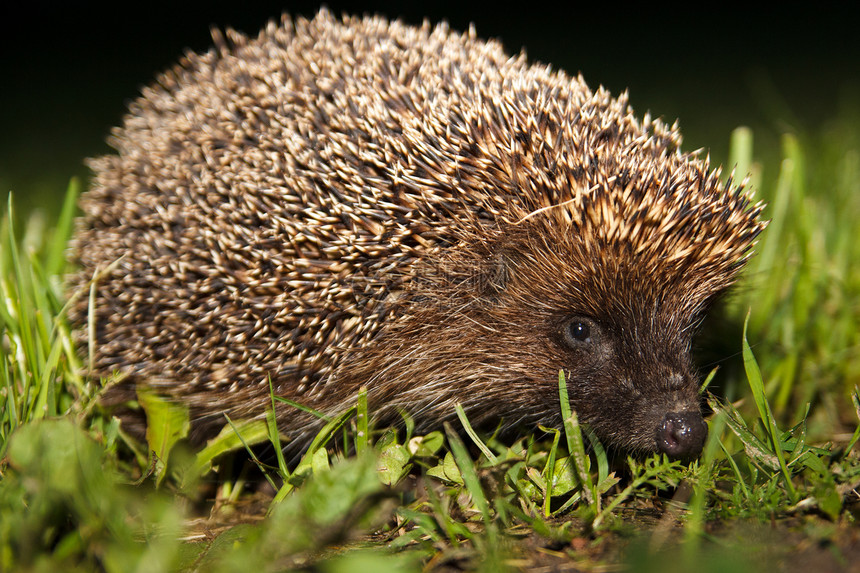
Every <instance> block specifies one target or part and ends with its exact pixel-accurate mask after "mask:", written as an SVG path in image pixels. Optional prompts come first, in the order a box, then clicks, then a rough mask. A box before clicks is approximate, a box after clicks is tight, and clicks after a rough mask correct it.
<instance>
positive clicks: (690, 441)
mask: <svg viewBox="0 0 860 573" xmlns="http://www.w3.org/2000/svg"><path fill="white" fill-rule="evenodd" d="M707 435H708V425H707V424H705V421H704V420H703V419H702V414H701V413H700V412H670V413H668V414H666V417H665V418H663V422H662V423H661V424H660V425H659V426H657V449H658V450H659V451H660V452H663V453H664V454H667V455H668V456H669V457H671V458H693V457H695V456H698V455H699V454H700V453H701V452H702V447H703V446H704V445H705V438H706V437H707Z"/></svg>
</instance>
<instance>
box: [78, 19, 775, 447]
mask: <svg viewBox="0 0 860 573" xmlns="http://www.w3.org/2000/svg"><path fill="white" fill-rule="evenodd" d="M215 40H216V49H214V50H212V51H210V52H208V53H206V54H202V55H196V54H195V55H188V56H186V57H185V58H184V59H183V60H182V61H181V62H180V64H179V65H178V66H176V67H175V68H173V69H172V70H170V71H168V72H167V73H165V74H164V75H162V76H161V77H159V78H158V81H157V82H156V83H155V84H154V85H152V86H151V87H149V88H147V89H145V90H144V92H143V96H142V97H141V98H139V99H138V100H137V101H135V102H134V103H133V104H132V105H131V109H130V113H129V115H128V116H127V117H126V118H125V121H124V123H123V126H122V127H121V128H118V129H117V130H116V131H114V134H113V137H112V138H111V144H112V145H113V146H114V147H115V148H116V150H117V152H118V153H117V155H111V156H106V157H101V158H99V159H97V160H94V161H93V162H92V168H93V170H94V171H95V173H96V177H95V181H94V184H93V186H92V188H91V189H90V191H89V192H88V193H87V194H86V195H85V197H84V198H83V200H82V202H81V204H82V207H83V211H84V215H83V217H82V219H81V221H80V225H79V228H78V231H77V234H76V238H75V242H74V260H75V262H76V263H78V265H79V266H80V269H81V271H80V272H79V273H78V274H77V275H75V277H74V279H73V281H72V284H73V286H76V287H77V286H82V285H85V284H86V283H87V282H88V281H89V280H90V279H91V277H92V276H93V274H94V272H95V271H96V270H97V269H104V268H106V267H107V266H108V265H110V264H111V263H112V262H113V261H115V260H117V259H119V258H120V257H123V258H122V261H121V262H120V263H119V265H118V266H117V267H116V268H115V270H113V271H112V272H111V273H109V274H108V275H107V276H105V277H103V278H102V279H101V280H100V281H99V283H98V294H97V298H96V308H95V316H96V332H97V335H96V343H97V345H96V347H95V349H94V350H95V357H96V363H95V366H96V373H97V374H100V375H108V374H110V373H111V372H113V371H117V370H118V371H121V372H123V373H126V374H128V375H129V376H130V378H129V379H128V382H127V385H126V389H130V388H132V387H133V386H132V385H133V384H134V383H147V384H151V385H154V386H156V387H157V388H159V389H160V390H161V391H163V392H164V393H166V394H168V395H170V396H175V397H176V398H178V399H181V400H182V401H184V402H186V403H188V404H189V405H190V406H191V407H192V409H193V412H194V416H195V432H196V435H198V436H200V437H202V436H206V435H209V434H210V433H211V432H212V430H213V429H214V428H216V427H220V426H221V425H222V423H223V417H222V414H223V413H228V414H229V415H230V416H231V417H232V418H234V419H236V418H245V417H256V416H261V415H263V413H264V409H265V407H266V405H267V404H269V385H268V380H269V378H270V377H271V380H272V382H273V385H274V388H275V391H276V393H278V394H280V395H284V396H287V397H288V398H291V399H293V400H296V401H299V402H303V403H305V404H307V405H309V406H311V407H314V408H317V409H321V410H323V411H326V412H330V413H331V412H336V411H338V410H340V409H342V408H344V407H345V406H346V405H348V404H349V403H351V401H352V400H354V396H355V393H356V391H357V389H358V388H359V387H360V386H362V385H366V386H367V387H368V388H369V390H370V398H371V405H372V407H373V408H374V410H375V412H376V413H377V415H378V416H379V417H380V418H384V419H388V420H391V419H395V418H396V417H397V410H398V409H399V408H401V407H402V408H405V409H407V410H408V411H410V412H412V413H413V414H414V415H415V416H416V418H417V420H418V422H419V425H420V426H421V427H424V428H429V427H435V426H438V425H440V424H441V421H443V420H446V419H450V418H451V417H452V415H453V412H454V410H453V407H454V404H455V403H456V402H461V403H462V404H463V405H464V406H465V407H466V411H467V413H468V414H469V415H470V417H471V418H472V419H473V421H475V422H487V423H494V422H496V421H498V420H499V419H503V420H504V422H505V424H507V425H509V426H510V425H515V424H526V425H534V424H537V423H543V424H550V425H551V424H557V423H558V421H559V414H558V397H557V373H558V370H559V369H560V368H564V369H565V371H566V372H567V373H568V379H569V385H570V392H571V401H572V404H573V406H574V407H575V408H576V410H577V411H578V412H579V414H580V416H581V418H582V419H584V420H585V421H586V422H588V423H590V424H591V425H592V426H593V427H594V429H595V430H596V431H597V433H598V435H599V436H601V437H602V438H603V439H605V440H607V441H609V442H611V443H612V444H615V445H619V446H623V447H627V448H631V449H639V450H649V451H650V450H653V449H655V445H654V428H655V424H657V423H659V420H660V419H661V418H662V416H663V415H664V414H665V413H666V412H672V411H676V412H677V411H688V410H692V409H695V410H696V411H697V410H698V395H697V387H698V381H697V377H696V375H695V372H694V369H693V366H692V364H691V361H690V357H689V353H690V343H691V337H692V331H693V329H694V327H695V325H696V324H697V322H698V321H699V320H700V319H701V316H702V313H703V312H704V310H705V309H706V307H707V305H708V303H709V301H710V300H711V299H712V298H713V297H714V296H715V295H717V294H718V293H720V292H721V291H722V290H724V289H725V288H726V287H727V286H728V285H729V284H730V283H731V282H732V281H733V279H734V278H735V276H736V275H737V273H738V271H739V270H740V269H741V267H742V266H743V263H744V261H745V260H746V259H747V258H748V256H749V254H750V247H751V245H752V244H753V242H754V240H755V237H756V236H757V235H758V233H759V232H760V231H761V229H762V228H763V224H762V223H760V222H759V221H758V215H759V213H760V210H761V206H760V205H756V206H750V205H749V200H748V197H747V196H746V195H745V194H744V193H743V192H742V190H741V189H740V188H738V187H735V186H734V185H732V184H731V183H728V184H724V183H721V182H720V180H719V177H718V174H717V173H714V172H711V171H710V169H709V166H708V163H707V161H703V160H701V159H699V158H697V157H696V156H692V155H687V154H684V153H682V152H681V151H680V149H679V145H680V135H679V133H678V131H677V129H676V127H674V126H673V127H667V126H666V125H664V124H663V123H662V122H660V121H659V120H651V119H650V118H648V117H647V116H646V118H645V119H644V121H640V120H638V119H637V118H635V117H634V116H633V115H632V112H631V110H630V109H629V107H628V106H627V102H626V96H622V97H621V98H618V99H613V98H612V97H611V96H610V95H609V94H608V93H607V92H605V91H604V90H602V89H600V90H597V91H596V92H592V91H591V90H589V89H588V87H587V86H586V85H585V83H584V82H583V80H582V79H581V78H573V77H570V76H567V75H565V74H564V73H562V72H553V71H550V69H549V68H548V67H545V66H538V65H529V64H528V63H527V62H526V61H525V58H524V57H523V56H519V57H515V58H509V57H508V56H507V55H506V54H505V53H504V51H503V50H502V49H501V47H500V45H499V44H497V43H495V42H484V41H482V40H479V39H477V38H476V36H475V33H474V31H470V32H469V33H467V34H462V35H461V34H458V33H455V32H451V31H450V30H448V28H447V27H446V26H445V25H444V24H441V25H439V26H436V27H431V26H429V25H427V24H425V25H424V26H422V27H420V28H414V27H410V26H407V25H404V24H401V23H399V22H388V21H386V20H383V19H381V18H366V19H357V18H347V19H345V20H343V21H339V20H336V19H335V18H334V17H333V16H332V15H331V14H329V13H327V12H325V11H323V12H321V13H320V14H319V15H318V16H317V17H316V18H314V19H313V20H312V21H306V20H301V19H300V20H297V21H295V22H292V21H290V20H289V19H288V18H286V17H284V19H283V22H282V23H281V24H280V25H275V24H271V25H270V26H269V27H268V28H267V29H266V30H264V31H263V32H261V34H260V36H259V37H258V38H256V39H248V38H246V37H244V36H241V35H240V34H237V33H235V32H232V31H228V33H227V39H225V38H223V37H222V36H221V35H220V34H218V33H216V34H215ZM85 316H86V308H85V303H82V304H81V305H79V306H78V308H77V309H76V310H75V313H74V319H75V320H76V321H77V322H78V323H79V324H82V323H83V322H84V321H85ZM577 317H578V318H577ZM571 320H574V321H576V320H579V321H580V322H581V323H583V324H587V325H588V326H589V327H590V329H591V333H592V336H591V338H590V339H589V340H588V341H587V342H584V343H582V344H580V342H578V341H576V340H571V339H570V338H569V337H568V338H566V337H565V332H566V330H565V329H566V328H568V325H569V324H571ZM583 321H584V322H583ZM278 415H279V421H280V422H281V425H282V428H283V429H284V430H285V431H287V432H288V433H291V434H293V435H294V436H296V437H298V438H299V439H300V440H301V439H306V437H307V435H308V434H309V432H313V431H314V429H315V426H314V424H312V420H310V419H309V418H308V417H307V416H305V415H303V414H299V413H297V412H295V411H294V410H292V409H290V408H287V407H284V408H283V409H281V410H279V412H278Z"/></svg>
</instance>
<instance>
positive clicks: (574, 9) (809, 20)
mask: <svg viewBox="0 0 860 573" xmlns="http://www.w3.org/2000/svg"><path fill="white" fill-rule="evenodd" d="M5 4H6V5H7V6H6V7H4V8H0V86H2V87H1V88H0V193H2V194H4V195H5V193H6V192H7V191H8V190H15V192H16V198H17V199H16V200H17V202H18V204H19V205H20V206H21V207H22V208H23V209H27V208H29V207H31V206H33V205H42V206H45V207H46V208H47V209H48V210H49V211H54V210H55V206H54V205H55V203H56V202H57V201H58V197H60V196H61V194H62V192H63V190H64V189H65V185H66V183H67V182H68V179H69V177H71V176H73V175H81V176H83V177H86V175H87V170H86V168H85V167H84V166H83V159H84V158H85V157H88V156H92V155H97V154H100V153H105V152H108V151H109V148H108V147H107V145H106V144H105V143H104V139H105V136H106V135H107V134H108V132H109V130H110V127H111V126H113V125H116V124H118V123H119V122H120V121H121V118H122V115H123V113H124V112H125V108H126V105H127V103H128V102H129V101H130V100H131V99H133V98H135V97H136V96H137V95H138V93H139V91H140V88H141V87H142V86H143V85H145V84H147V83H150V82H151V81H152V79H153V77H154V76H155V74H156V73H158V72H159V71H161V70H163V69H165V68H166V67H168V66H170V65H172V64H173V63H174V62H175V61H176V60H177V58H178V57H179V56H180V55H181V53H182V52H183V51H184V50H186V49H191V50H194V51H201V50H206V49H208V48H209V46H210V44H211V41H210V35H209V28H210V26H218V27H222V28H223V27H228V26H230V27H234V28H237V29H239V30H241V31H244V32H246V33H249V34H256V33H257V31H258V30H259V29H260V28H261V27H262V26H263V25H264V24H265V23H266V21H267V20H268V19H270V18H276V17H278V15H279V14H280V13H281V12H283V11H288V12H291V13H292V14H294V15H295V14H300V15H305V16H312V15H313V13H314V12H315V11H316V10H317V7H318V6H319V5H320V3H318V2H237V1H235V0H233V1H231V2H207V3H200V2H184V3H179V2H173V3H166V2H159V1H155V2H144V3H127V4H119V3H117V4H113V5H107V4H105V5H100V4H89V5H86V6H77V5H71V4H68V3H64V4H59V3H57V4H55V3H52V2H40V1H35V2H30V3H29V5H27V6H26V7H24V6H16V7H14V8H13V7H11V6H8V5H9V4H18V3H8V2H7V3H5ZM21 4H23V3H21ZM177 4H179V6H178V7H177ZM642 4H643V5H642V6H639V7H634V8H621V7H620V4H617V3H609V2H606V3H599V2H594V1H591V2H587V3H581V4H577V3H574V4H572V6H571V7H570V8H566V9H563V10H553V9H550V8H547V7H546V6H545V5H543V4H540V3H529V2H525V3H523V4H522V6H521V8H520V9H518V10H516V11H508V10H504V9H501V8H500V5H499V4H489V5H480V6H479V5H473V4H466V3H458V2H436V3H433V4H428V5H426V6H423V5H420V4H417V3H416V4H403V5H401V4H397V3H393V2H388V3H386V2H328V3H327V5H328V6H329V8H330V9H332V10H333V11H334V12H335V13H341V12H344V11H346V12H350V13H380V14H383V15H386V16H388V17H390V18H397V17H399V18H401V19H403V20H406V21H407V22H412V23H416V24H417V23H420V22H421V20H422V19H423V18H424V17H427V18H428V19H429V20H431V21H432V22H436V21H439V20H441V19H446V20H448V22H449V23H450V24H451V25H452V27H454V28H456V29H464V28H466V27H467V26H468V25H469V23H470V22H474V24H475V26H476V28H477V31H478V34H479V36H482V37H494V38H499V39H501V40H502V42H503V44H504V45H505V48H506V49H507V50H508V51H509V52H511V53H513V52H517V51H519V50H520V49H522V48H526V51H527V54H528V56H529V58H530V59H531V60H533V61H535V60H536V61H541V62H545V63H552V65H553V66H554V67H558V68H563V69H565V70H567V71H568V72H571V73H576V72H582V73H583V75H584V77H585V79H586V81H587V82H588V83H589V85H591V86H592V87H597V85H599V84H603V85H604V86H606V87H607V88H609V89H610V90H611V91H612V92H613V93H616V94H617V93H618V92H620V91H622V90H623V89H625V88H629V90H630V94H631V103H632V104H633V107H634V108H635V109H636V111H637V113H638V114H639V115H642V114H643V113H644V112H645V111H646V110H650V111H651V112H652V113H653V114H655V115H659V116H663V117H664V118H665V119H667V120H670V121H671V120H674V119H675V118H680V119H681V126H682V129H683V132H684V134H685V148H686V149H688V150H692V149H697V148H700V147H705V148H708V149H709V150H710V151H711V154H712V156H713V157H714V158H715V159H716V160H718V161H725V159H726V155H727V147H728V138H729V134H730V133H731V130H732V129H733V128H734V127H736V126H738V125H742V124H743V125H750V126H753V127H754V129H755V130H756V131H755V135H756V141H757V143H761V144H762V145H761V146H760V147H761V148H765V147H775V146H774V145H772V144H774V143H775V142H776V141H777V138H778V136H779V133H780V132H782V131H785V130H791V131H795V132H797V133H799V134H800V135H801V136H802V135H803V134H804V133H810V132H815V131H816V130H817V129H818V127H819V126H820V125H821V124H822V123H824V122H826V121H828V120H829V119H831V118H833V117H835V116H836V114H837V113H838V109H839V108H840V107H846V106H853V107H854V108H855V109H856V108H857V101H858V98H860V95H858V94H860V39H858V38H860V33H858V25H860V15H858V14H857V12H856V10H855V9H852V8H848V7H847V6H843V5H838V4H837V5H834V6H829V5H827V4H821V3H818V4H807V5H806V7H798V8H791V7H785V6H781V7H779V8H778V9H774V10H773V11H770V12H756V11H752V10H750V9H748V8H742V7H721V8H719V9H717V8H713V9H706V8H705V7H699V8H695V9H686V10H684V11H679V10H678V9H677V8H675V7H672V6H665V7H663V6H662V5H661V6H655V3H650V2H649V3H642ZM845 4H846V5H847V4H848V3H845ZM708 6H710V5H708ZM723 6H724V5H723ZM809 6H812V8H810V7H809Z"/></svg>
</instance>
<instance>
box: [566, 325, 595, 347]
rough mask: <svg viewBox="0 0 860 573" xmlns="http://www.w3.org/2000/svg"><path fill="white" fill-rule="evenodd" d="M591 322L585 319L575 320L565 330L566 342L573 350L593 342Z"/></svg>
mask: <svg viewBox="0 0 860 573" xmlns="http://www.w3.org/2000/svg"><path fill="white" fill-rule="evenodd" d="M591 333H592V325H591V321H590V320H587V319H583V318H574V319H573V320H571V321H570V322H568V323H567V324H565V326H564V329H563V335H564V342H565V344H567V345H568V346H570V347H571V348H576V347H578V346H580V345H582V344H583V343H589V342H591Z"/></svg>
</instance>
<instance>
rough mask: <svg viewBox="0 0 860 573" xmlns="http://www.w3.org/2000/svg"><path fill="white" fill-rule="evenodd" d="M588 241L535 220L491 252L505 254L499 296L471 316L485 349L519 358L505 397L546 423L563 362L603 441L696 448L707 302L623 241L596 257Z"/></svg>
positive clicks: (700, 431)
mask: <svg viewBox="0 0 860 573" xmlns="http://www.w3.org/2000/svg"><path fill="white" fill-rule="evenodd" d="M554 236H555V237H557V239H558V240H557V241H556V242H554V243H552V242H549V241H547V237H554ZM591 246H592V245H591V244H588V243H585V242H583V241H582V240H580V237H578V236H577V235H576V234H575V233H574V232H573V231H572V230H571V228H570V226H568V225H561V224H558V222H552V223H550V224H549V225H545V224H543V223H541V222H539V221H535V222H534V223H530V224H529V225H526V226H522V227H517V228H516V229H512V230H511V231H510V232H509V233H508V234H507V235H506V238H505V240H504V241H502V244H500V245H497V246H495V248H496V255H495V257H489V256H487V257H485V259H490V260H494V261H496V262H497V263H496V266H495V267H494V268H492V269H490V271H488V272H489V273H491V274H492V280H490V279H487V280H486V282H487V283H488V284H491V285H492V291H493V292H492V296H487V294H486V292H485V294H484V295H483V299H484V301H485V308H484V310H483V315H482V314H481V313H477V312H476V313H475V314H474V315H473V317H472V318H471V320H472V321H473V322H475V323H479V324H484V325H485V326H486V328H485V330H486V331H487V332H488V333H493V334H490V335H489V336H488V337H487V338H488V341H487V342H486V349H485V350H484V352H485V353H486V354H487V355H489V354H490V353H495V355H497V356H504V357H507V358H509V359H511V360H510V363H508V364H506V365H505V367H506V368H507V369H508V375H509V376H510V377H511V378H512V379H513V378H515V376H517V375H518V376H519V377H520V380H519V381H513V382H512V383H511V385H513V386H515V387H517V388H518V389H519V391H520V392H521V393H522V394H523V396H525V397H523V398H518V397H516V396H500V397H499V400H504V401H505V402H506V403H510V404H511V407H510V409H511V412H510V415H512V416H513V417H514V419H517V418H519V417H522V414H521V411H522V410H526V411H532V412H534V414H535V416H534V417H535V418H536V421H537V422H539V423H547V421H548V417H549V416H550V415H551V413H552V412H555V411H557V408H558V405H557V404H558V394H557V392H556V391H555V382H554V381H555V379H556V378H557V373H558V370H559V369H563V370H564V372H565V375H566V378H567V384H568V389H569V396H570V400H571V405H572V407H573V408H574V409H575V410H576V411H577V413H578V415H579V417H580V419H581V420H583V421H584V422H586V423H588V424H589V425H590V426H591V427H592V428H593V429H594V431H595V432H596V433H597V435H598V436H599V437H600V438H601V439H602V440H604V441H605V442H606V443H608V444H612V445H615V446H619V447H623V448H625V449H628V450H631V451H643V452H653V451H661V452H665V453H667V454H669V455H671V456H673V457H682V458H686V457H692V456H695V455H697V454H698V453H699V452H700V451H701V448H702V446H703V444H704V439H705V436H706V434H707V427H706V425H705V423H704V421H703V419H702V415H701V412H700V406H699V401H700V399H699V393H698V386H699V381H698V376H697V375H696V373H695V369H694V368H693V365H692V360H691V357H690V348H691V339H692V333H693V331H694V327H695V325H696V324H697V323H698V321H699V317H700V315H701V313H702V310H703V308H705V307H706V306H707V302H708V301H707V299H701V298H695V297H691V295H690V292H691V291H692V290H693V289H694V288H695V286H696V285H695V284H689V285H688V284H687V282H683V281H682V282H678V281H675V280H667V277H668V279H673V277H672V276H671V275H669V274H668V273H667V271H666V269H662V268H659V267H653V266H647V265H643V264H641V263H640V262H638V261H637V260H635V259H631V258H630V257H629V256H628V255H627V253H629V252H630V249H629V248H627V247H626V246H625V245H614V246H612V245H603V246H602V247H603V248H602V250H601V251H600V252H599V255H600V256H599V257H590V256H589V255H588V249H589V248H591ZM499 253H501V254H499ZM498 261H503V265H502V266H503V268H502V269H501V270H500V269H499V268H498V266H499V265H498ZM547 277H549V280H547ZM688 282H689V281H688ZM475 298H477V297H475ZM487 301H489V302H487ZM499 333H502V334H499ZM502 338H503V339H502ZM472 346H473V348H474V347H476V346H481V345H480V344H473V345H472ZM522 349H528V352H530V353H531V356H530V357H523V356H521V354H522V353H523V350H522ZM484 360H485V359H484ZM475 362H476V363H478V364H480V362H481V359H480V358H476V359H475ZM478 369H479V370H480V368H478ZM485 375H488V374H485ZM497 377H498V376H497ZM493 391H494V392H499V393H501V392H502V390H499V389H494V390H493Z"/></svg>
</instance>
